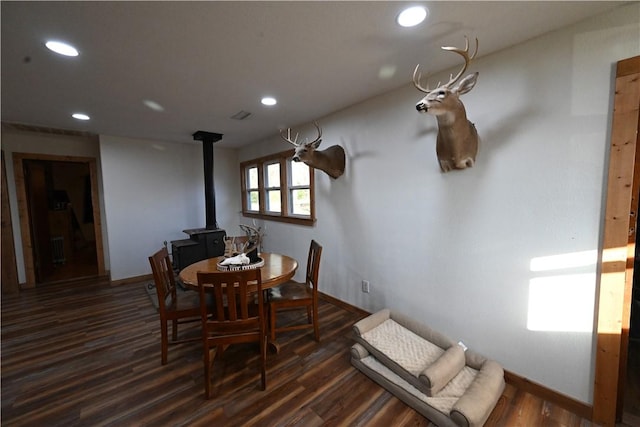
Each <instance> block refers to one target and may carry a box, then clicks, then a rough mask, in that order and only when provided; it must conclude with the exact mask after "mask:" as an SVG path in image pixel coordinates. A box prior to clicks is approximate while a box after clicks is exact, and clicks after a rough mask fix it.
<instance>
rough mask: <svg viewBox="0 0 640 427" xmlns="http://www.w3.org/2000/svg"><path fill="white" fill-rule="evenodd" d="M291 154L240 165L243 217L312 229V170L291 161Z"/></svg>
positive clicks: (313, 217) (286, 152)
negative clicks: (307, 226) (287, 223)
mask: <svg viewBox="0 0 640 427" xmlns="http://www.w3.org/2000/svg"><path fill="white" fill-rule="evenodd" d="M292 156H293V150H288V151H284V152H281V153H276V154H273V155H270V156H266V157H261V158H259V159H253V160H249V161H246V162H242V163H241V164H240V173H241V176H242V213H243V215H244V216H246V217H253V218H263V219H271V220H275V221H284V222H291V223H296V224H308V225H311V224H313V223H314V222H315V220H316V218H315V204H314V186H313V184H314V182H313V168H311V167H309V166H307V165H306V164H304V163H302V162H294V161H292V160H291V157H292Z"/></svg>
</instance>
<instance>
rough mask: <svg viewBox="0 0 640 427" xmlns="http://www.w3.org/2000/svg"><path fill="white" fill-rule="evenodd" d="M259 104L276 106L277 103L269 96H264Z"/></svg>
mask: <svg viewBox="0 0 640 427" xmlns="http://www.w3.org/2000/svg"><path fill="white" fill-rule="evenodd" d="M260 102H262V104H263V105H268V106H271V105H276V104H277V103H278V101H277V100H276V99H275V98H273V97H271V96H265V97H264V98H262V99H261V100H260Z"/></svg>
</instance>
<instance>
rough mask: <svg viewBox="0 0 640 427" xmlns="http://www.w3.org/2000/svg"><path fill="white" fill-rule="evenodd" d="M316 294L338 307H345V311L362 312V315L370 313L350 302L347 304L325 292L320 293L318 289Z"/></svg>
mask: <svg viewBox="0 0 640 427" xmlns="http://www.w3.org/2000/svg"><path fill="white" fill-rule="evenodd" d="M318 296H319V297H320V298H321V299H323V300H325V301H327V302H330V303H331V304H333V305H336V306H338V307H340V308H343V309H345V310H347V311H350V312H352V313H358V314H362V315H363V316H369V315H370V314H371V313H369V312H368V311H366V310H363V309H361V308H359V307H356V306H355V305H351V304H349V303H347V302H344V301H342V300H339V299H337V298H334V297H332V296H331V295H327V294H325V293H322V292H319V291H318Z"/></svg>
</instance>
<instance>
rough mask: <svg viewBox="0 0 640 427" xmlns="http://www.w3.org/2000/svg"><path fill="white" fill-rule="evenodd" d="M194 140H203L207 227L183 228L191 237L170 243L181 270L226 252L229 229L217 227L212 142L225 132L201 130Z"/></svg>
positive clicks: (175, 262)
mask: <svg viewBox="0 0 640 427" xmlns="http://www.w3.org/2000/svg"><path fill="white" fill-rule="evenodd" d="M193 139H194V140H196V141H202V155H203V160H204V200H205V208H206V212H205V217H206V226H205V227H204V228H192V229H188V230H182V231H183V232H184V233H186V234H187V235H188V236H189V238H188V239H183V240H173V241H172V242H171V252H172V254H173V267H174V268H175V269H177V270H182V269H183V268H185V267H186V266H187V265H190V264H193V263H194V262H198V261H201V260H203V259H207V258H212V257H216V256H220V255H223V254H224V238H225V236H226V232H225V231H224V230H222V229H220V228H218V222H217V221H216V196H215V188H214V177H213V144H214V143H215V142H217V141H220V140H221V139H222V134H220V133H214V132H205V131H202V130H199V131H197V132H195V133H194V134H193Z"/></svg>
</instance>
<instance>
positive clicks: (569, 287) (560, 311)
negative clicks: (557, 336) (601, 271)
mask: <svg viewBox="0 0 640 427" xmlns="http://www.w3.org/2000/svg"><path fill="white" fill-rule="evenodd" d="M595 286H596V276H595V273H587V274H567V275H558V276H546V277H538V278H534V279H531V280H530V281H529V310H528V318H527V329H529V330H530V331H555V332H592V331H593V314H594V310H593V307H594V303H595V291H596V290H595Z"/></svg>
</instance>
